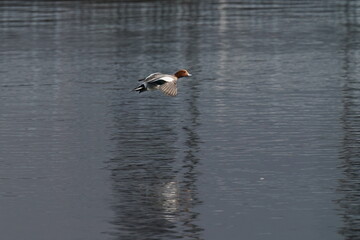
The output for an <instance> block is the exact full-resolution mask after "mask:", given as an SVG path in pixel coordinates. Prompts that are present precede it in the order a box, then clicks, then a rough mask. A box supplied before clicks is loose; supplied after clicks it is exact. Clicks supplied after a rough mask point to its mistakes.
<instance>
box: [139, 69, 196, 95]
mask: <svg viewBox="0 0 360 240" xmlns="http://www.w3.org/2000/svg"><path fill="white" fill-rule="evenodd" d="M190 76H191V74H190V73H189V72H188V71H187V70H185V69H181V70H179V71H177V72H176V73H174V74H173V75H171V74H164V73H160V72H156V73H152V74H150V75H149V76H147V77H146V78H143V79H140V80H139V81H141V84H140V85H139V86H138V87H136V88H134V89H133V91H137V92H139V93H142V92H145V91H148V90H160V91H162V92H163V93H164V94H165V95H167V96H171V97H175V96H176V95H177V86H176V82H177V80H178V79H179V78H183V77H190Z"/></svg>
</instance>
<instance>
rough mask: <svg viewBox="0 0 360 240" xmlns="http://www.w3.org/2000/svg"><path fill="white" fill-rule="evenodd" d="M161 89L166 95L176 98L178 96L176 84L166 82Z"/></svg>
mask: <svg viewBox="0 0 360 240" xmlns="http://www.w3.org/2000/svg"><path fill="white" fill-rule="evenodd" d="M159 89H160V90H161V91H162V92H163V93H164V94H166V95H168V96H171V97H174V96H176V95H177V87H176V82H166V83H163V84H162V85H160V87H159Z"/></svg>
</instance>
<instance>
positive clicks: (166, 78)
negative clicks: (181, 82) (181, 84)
mask: <svg viewBox="0 0 360 240" xmlns="http://www.w3.org/2000/svg"><path fill="white" fill-rule="evenodd" d="M160 79H161V80H164V81H166V82H172V81H174V78H172V77H167V76H164V77H161V78H159V80H160Z"/></svg>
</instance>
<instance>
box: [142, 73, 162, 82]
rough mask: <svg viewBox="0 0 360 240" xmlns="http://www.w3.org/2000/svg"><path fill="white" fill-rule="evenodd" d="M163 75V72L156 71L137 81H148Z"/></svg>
mask: <svg viewBox="0 0 360 240" xmlns="http://www.w3.org/2000/svg"><path fill="white" fill-rule="evenodd" d="M164 75H165V74H163V73H159V72H156V73H152V74H150V75H149V76H147V77H146V78H143V79H140V80H139V81H144V82H150V81H153V80H156V79H158V78H161V77H162V76H164Z"/></svg>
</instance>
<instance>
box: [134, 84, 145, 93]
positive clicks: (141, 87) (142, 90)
mask: <svg viewBox="0 0 360 240" xmlns="http://www.w3.org/2000/svg"><path fill="white" fill-rule="evenodd" d="M133 91H137V92H139V93H141V92H145V91H146V87H145V86H144V84H141V85H140V86H138V87H136V88H134V89H133Z"/></svg>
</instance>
